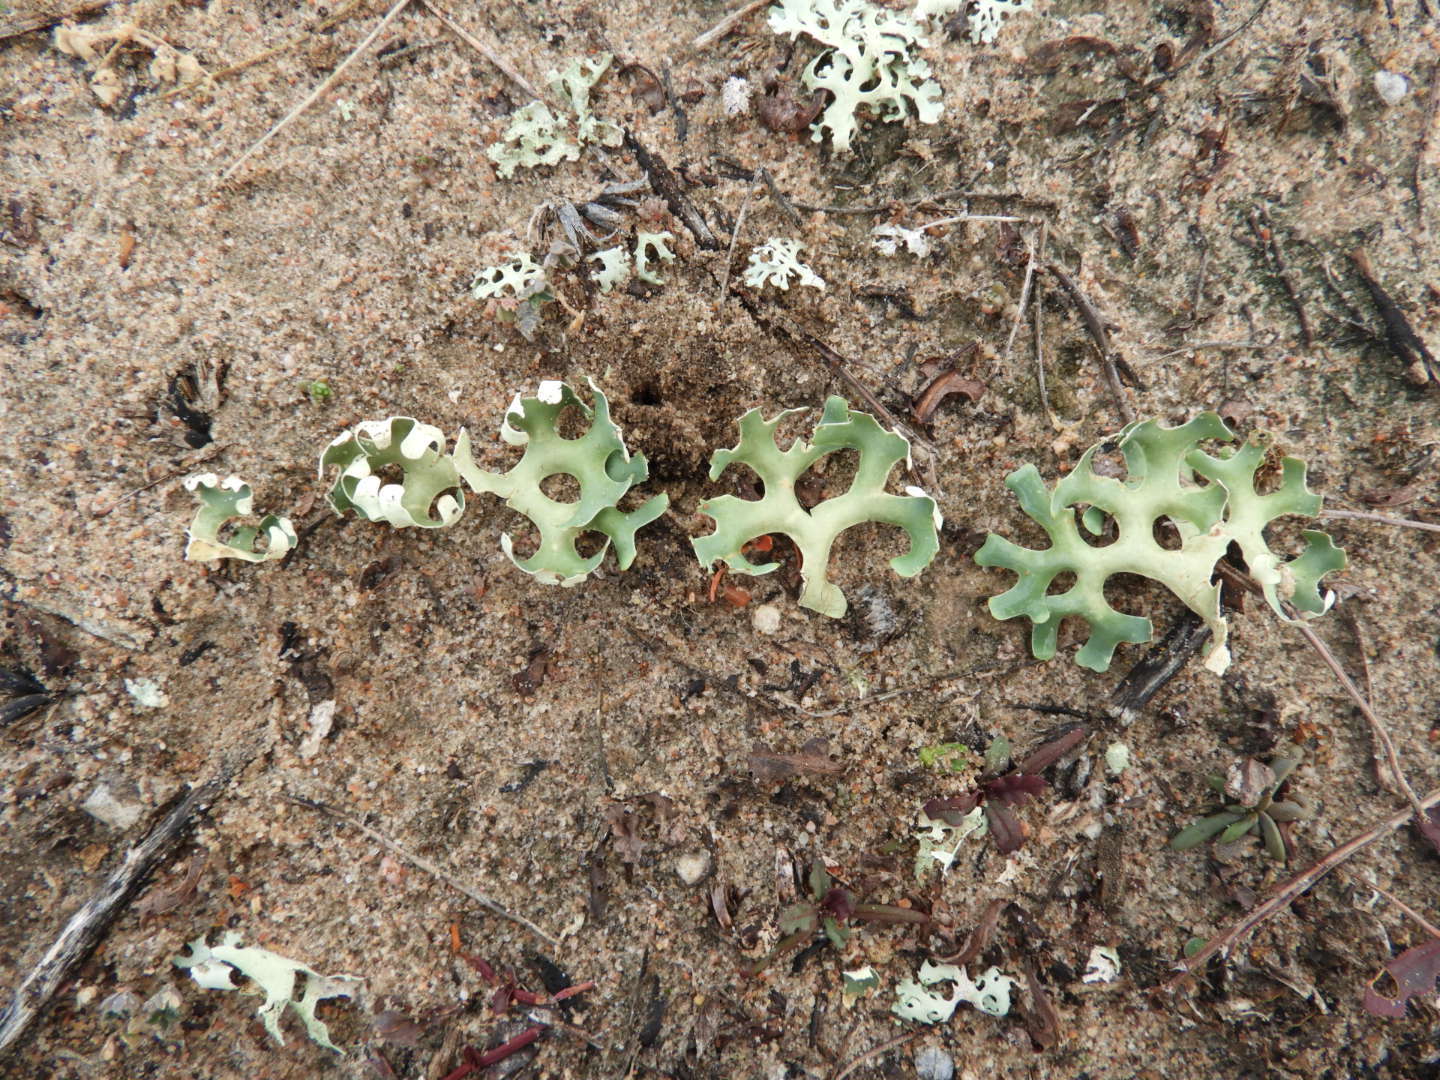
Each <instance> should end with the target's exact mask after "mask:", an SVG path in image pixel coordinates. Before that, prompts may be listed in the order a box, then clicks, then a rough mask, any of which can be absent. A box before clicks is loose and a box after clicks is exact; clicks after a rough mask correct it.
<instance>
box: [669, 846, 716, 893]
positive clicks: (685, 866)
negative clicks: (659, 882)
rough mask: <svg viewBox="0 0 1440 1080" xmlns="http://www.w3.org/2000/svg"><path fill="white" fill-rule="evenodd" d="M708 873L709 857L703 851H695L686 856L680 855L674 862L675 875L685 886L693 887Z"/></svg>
mask: <svg viewBox="0 0 1440 1080" xmlns="http://www.w3.org/2000/svg"><path fill="white" fill-rule="evenodd" d="M709 872H710V855H709V853H708V852H705V851H695V852H691V853H690V854H688V855H681V856H680V857H679V858H678V859H676V860H675V873H677V874H679V875H680V880H681V881H683V882H684V883H685V884H686V885H694V884H695V883H696V882H697V881H699V880H700V879H701V878H703V877H704V876H705V875H706V874H708V873H709Z"/></svg>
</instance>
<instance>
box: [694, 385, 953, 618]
mask: <svg viewBox="0 0 1440 1080" xmlns="http://www.w3.org/2000/svg"><path fill="white" fill-rule="evenodd" d="M800 411H803V410H799V409H790V410H787V411H786V412H782V413H780V414H779V415H778V416H776V417H775V418H774V419H773V420H766V419H764V417H762V416H761V414H760V410H759V409H751V410H750V411H749V412H747V413H746V414H745V415H744V416H742V417H741V418H740V444H739V445H738V446H736V447H735V448H734V449H732V450H716V451H715V453H714V454H713V455H712V456H711V458H710V479H711V480H718V479H719V478H720V476H721V474H722V473H724V471H725V470H726V469H727V468H729V466H730V465H732V464H739V465H748V466H750V468H752V469H754V470H755V472H756V474H758V475H759V477H760V479H761V481H762V482H763V483H764V485H765V493H764V496H763V497H762V498H760V499H738V498H736V497H735V496H733V495H721V496H719V497H718V498H714V499H708V500H706V501H705V502H703V503H701V504H700V512H701V513H702V514H705V515H706V516H708V517H710V518H713V519H714V521H715V531H714V532H713V533H711V534H710V535H709V536H702V537H698V538H696V539H695V540H693V541H691V543H692V544H693V545H694V548H695V554H696V556H697V557H698V558H699V560H700V563H701V565H702V566H705V567H709V566H711V565H713V564H714V563H715V562H717V561H723V562H724V563H725V564H726V565H727V566H728V567H729V568H730V569H731V570H733V571H735V572H736V573H741V574H768V573H770V572H771V571H772V570H774V569H775V567H776V565H777V564H775V563H767V564H763V565H757V564H756V563H752V562H751V561H750V560H749V559H748V558H747V557H746V556H745V554H744V551H743V549H744V547H745V545H746V544H747V543H749V542H750V541H751V540H754V539H756V538H757V537H761V536H766V535H769V534H775V533H783V534H785V535H786V536H789V537H790V539H791V540H793V541H794V543H795V546H796V547H797V548H798V549H799V551H800V555H801V559H802V565H801V570H800V573H801V578H802V580H803V582H804V588H803V590H802V592H801V594H800V604H801V606H802V607H807V608H810V609H811V610H812V611H819V612H821V613H822V614H825V615H830V616H833V617H835V618H839V617H840V616H841V615H844V614H845V610H846V606H847V605H846V602H845V594H844V593H842V592H841V591H840V589H839V587H837V586H836V585H835V584H833V583H832V582H830V581H829V580H828V579H827V578H826V572H827V570H828V568H829V565H830V550H831V548H832V547H833V546H834V544H835V540H836V538H837V537H838V536H839V535H840V534H841V533H842V532H844V531H845V530H846V529H848V528H850V527H851V526H854V525H859V524H861V523H862V522H866V521H875V522H880V523H882V524H887V525H895V526H898V527H899V528H901V529H904V530H905V533H906V534H907V535H908V536H909V538H910V550H909V551H908V552H906V553H905V554H904V555H901V556H898V557H896V558H894V559H891V560H890V566H891V568H892V569H894V571H895V572H896V573H897V574H899V575H900V576H902V577H913V576H914V575H916V574H918V573H919V572H920V571H921V570H923V569H925V567H927V566H929V565H930V561H931V560H932V559H933V558H934V557H935V553H936V552H937V551H938V550H939V548H940V532H939V530H940V523H941V519H940V511H939V509H938V508H937V507H936V505H935V500H934V499H932V498H930V496H928V495H926V494H925V493H924V492H923V491H921V490H920V489H919V488H907V489H906V492H907V493H906V494H904V495H892V494H890V493H889V492H887V491H886V490H885V482H886V480H887V479H888V478H889V476H890V473H891V471H892V470H893V469H894V467H895V466H896V465H897V464H899V463H900V462H902V461H904V462H906V463H907V465H908V463H909V459H910V444H909V442H907V441H906V439H905V438H904V437H903V436H902V435H900V434H898V433H897V432H894V431H886V430H885V429H884V428H882V427H881V426H880V425H879V423H877V422H876V420H875V418H874V417H873V416H871V415H869V414H868V413H863V412H855V411H853V410H851V408H850V407H849V405H848V403H847V402H846V401H845V399H844V398H842V397H831V398H829V399H828V400H827V401H826V402H825V410H824V413H823V414H822V416H821V418H820V423H819V424H818V425H816V427H815V434H814V436H813V441H812V442H809V443H807V442H804V441H802V440H799V439H797V440H796V441H795V442H794V443H793V444H792V445H791V446H790V448H789V449H788V450H781V449H780V448H779V446H777V445H776V442H775V430H776V428H777V427H778V426H779V424H780V422H781V421H782V420H784V419H785V417H787V416H790V415H792V414H793V413H797V412H800ZM837 450H855V451H858V453H859V464H858V466H857V467H856V470H855V479H854V481H853V482H852V483H851V485H850V488H849V490H848V491H846V492H845V493H844V494H843V495H838V496H835V497H833V498H829V499H825V500H824V501H823V502H821V503H819V504H818V505H816V506H815V507H813V508H812V509H810V510H806V509H805V508H804V507H803V506H801V505H800V501H799V499H797V498H796V495H795V483H796V481H797V480H799V479H800V477H801V476H802V475H804V473H805V471H806V470H807V469H809V468H810V467H811V466H812V465H814V464H815V463H816V462H817V461H819V460H820V459H822V458H824V457H826V456H828V455H829V454H833V453H835V452H836V451H837Z"/></svg>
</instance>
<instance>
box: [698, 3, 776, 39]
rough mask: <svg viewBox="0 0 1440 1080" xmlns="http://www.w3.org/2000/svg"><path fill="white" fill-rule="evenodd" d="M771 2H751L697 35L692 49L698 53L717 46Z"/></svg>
mask: <svg viewBox="0 0 1440 1080" xmlns="http://www.w3.org/2000/svg"><path fill="white" fill-rule="evenodd" d="M769 2H770V0H750V2H749V3H748V4H746V5H745V6H744V7H742V8H740V9H739V10H738V11H732V12H731V13H730V14H729V15H726V16H725V17H724V18H723V19H721V20H720V21H719V22H718V23H716V24H715V25H714V26H712V27H711V28H710V29H709V30H706V31H705V32H704V33H703V34H697V35H696V36H695V39H694V40H693V41H691V42H690V48H692V49H694V50H696V51H697V52H698V51H699V50H701V49H708V48H709V47H710V46H711V45H713V44H715V42H717V41H719V40H720V39H721V38H723V37H724V36H725V35H726V34H728V33H729V32H730V31H731V30H733V29H735V27H737V26H738V25H740V23H741V22H743V21H744V20H745V19H746V18H748V17H749V16H750V15H751V14H752V13H754V12H756V11H759V10H760V9H761V8H762V7H764V6H765V5H766V4H768V3H769Z"/></svg>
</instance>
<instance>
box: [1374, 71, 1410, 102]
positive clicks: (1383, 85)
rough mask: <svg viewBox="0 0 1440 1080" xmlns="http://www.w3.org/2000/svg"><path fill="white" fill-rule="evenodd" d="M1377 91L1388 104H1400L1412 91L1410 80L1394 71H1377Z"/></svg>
mask: <svg viewBox="0 0 1440 1080" xmlns="http://www.w3.org/2000/svg"><path fill="white" fill-rule="evenodd" d="M1375 92H1376V93H1377V94H1379V95H1380V100H1382V101H1383V102H1385V104H1386V105H1399V104H1400V102H1402V101H1404V100H1405V95H1406V94H1408V93H1410V80H1409V79H1407V78H1406V77H1405V76H1404V75H1401V74H1399V73H1398V72H1394V71H1377V72H1376V73H1375Z"/></svg>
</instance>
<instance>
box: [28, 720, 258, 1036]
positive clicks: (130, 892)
mask: <svg viewBox="0 0 1440 1080" xmlns="http://www.w3.org/2000/svg"><path fill="white" fill-rule="evenodd" d="M257 753H258V751H257V750H252V749H249V748H247V749H244V750H241V751H238V752H236V753H234V754H231V755H230V756H229V757H228V758H226V759H225V760H224V761H223V762H222V763H221V764H220V766H219V767H218V768H217V769H216V771H215V775H214V776H212V777H211V778H210V779H208V780H206V781H205V782H204V783H203V784H198V785H196V786H195V787H193V788H191V789H190V792H189V793H188V794H187V795H186V796H185V797H184V798H183V799H181V800H180V801H179V802H178V803H177V804H176V805H175V807H174V808H173V809H171V810H170V812H169V813H167V814H166V815H165V816H164V818H162V819H161V820H160V822H159V823H158V824H157V825H155V827H154V828H152V829H151V830H150V831H149V832H148V833H146V835H145V839H143V840H141V841H140V843H138V844H136V845H135V846H134V847H133V848H131V849H130V850H128V851H127V852H125V858H124V861H123V862H122V863H121V864H120V866H119V867H117V868H116V869H115V871H114V872H113V873H112V874H111V875H110V877H109V878H108V879H106V881H105V883H104V884H103V885H101V886H100V888H99V889H98V890H96V892H95V894H94V895H93V896H91V897H90V899H88V900H87V901H85V903H84V904H83V905H82V906H81V907H80V910H79V911H77V912H75V914H74V915H72V916H71V917H70V921H69V922H67V923H66V924H65V928H64V929H63V930H61V931H60V935H59V936H58V937H57V938H56V939H55V941H54V942H53V943H52V944H51V946H50V948H49V949H47V950H46V952H45V955H44V956H43V957H41V958H40V960H39V961H37V962H36V964H35V966H34V967H33V968H31V969H30V973H29V974H28V975H26V976H25V979H24V980H23V981H22V982H21V983H20V985H19V986H18V987H16V989H15V996H14V998H13V999H12V1001H11V1004H10V1006H9V1008H7V1009H6V1010H5V1011H4V1012H3V1013H0V1053H4V1052H5V1051H6V1050H7V1049H9V1047H10V1046H12V1045H13V1044H14V1043H15V1041H16V1040H17V1039H18V1038H20V1036H22V1035H23V1034H24V1033H25V1031H26V1030H27V1029H28V1028H29V1027H30V1025H31V1024H32V1023H34V1021H35V1020H36V1018H37V1017H39V1015H40V1013H41V1012H42V1011H43V1010H44V1009H45V1007H46V1005H48V1004H49V1002H50V999H51V998H52V997H53V996H54V994H55V991H56V990H58V989H59V987H60V984H61V983H63V982H64V981H65V980H66V979H67V978H68V977H69V976H70V973H71V972H72V971H73V970H74V969H75V966H76V965H77V964H79V963H80V962H81V961H82V960H84V959H85V957H86V956H88V955H89V954H90V951H91V950H92V949H94V948H95V946H96V945H97V944H98V943H99V941H100V938H101V937H102V936H103V935H104V933H105V930H106V928H107V927H108V926H109V925H110V924H111V922H113V921H114V920H115V918H116V916H118V915H119V914H120V912H121V911H122V910H124V907H125V904H126V903H127V902H128V901H129V900H130V898H131V897H132V896H134V895H135V893H136V891H137V890H138V889H139V887H140V885H141V883H142V882H143V881H144V880H145V877H146V875H148V874H149V873H150V871H151V870H152V869H153V868H154V867H155V866H157V865H158V864H159V863H160V862H161V860H162V859H164V858H165V857H166V856H167V855H168V854H169V853H170V852H171V851H173V850H175V846H176V844H177V843H178V842H179V839H180V837H181V835H182V834H183V833H184V831H185V828H186V826H188V825H189V824H190V822H191V820H192V819H193V818H194V816H195V814H196V813H198V812H199V811H201V810H203V809H204V808H205V807H206V806H208V805H209V804H210V803H212V802H213V801H214V800H215V799H217V798H219V797H220V796H221V795H222V794H224V792H225V789H226V788H227V787H228V786H229V785H230V781H231V780H233V779H234V778H235V776H236V775H237V774H238V773H239V772H240V771H241V770H242V769H243V768H244V767H245V766H246V765H247V764H249V762H250V761H251V760H253V758H254V757H255V755H256V754H257Z"/></svg>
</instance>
